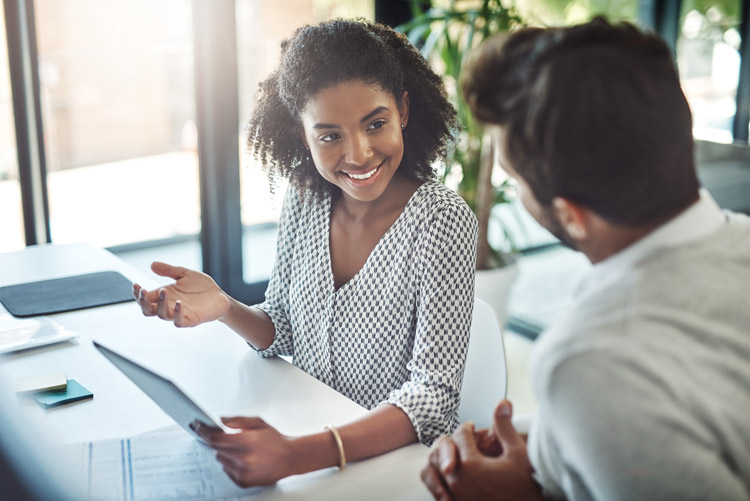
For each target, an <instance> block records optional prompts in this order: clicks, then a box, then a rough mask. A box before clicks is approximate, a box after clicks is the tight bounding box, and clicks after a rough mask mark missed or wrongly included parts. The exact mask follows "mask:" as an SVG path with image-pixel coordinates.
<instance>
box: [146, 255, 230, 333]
mask: <svg viewBox="0 0 750 501" xmlns="http://www.w3.org/2000/svg"><path fill="white" fill-rule="evenodd" d="M151 270H152V271H153V272H154V273H156V274H157V275H160V276H162V277H169V278H172V279H174V280H175V283H173V284H170V285H168V286H166V287H161V288H159V289H155V290H152V291H147V290H146V289H144V288H142V287H141V286H140V285H138V284H133V295H134V296H135V300H136V301H137V302H138V305H139V306H140V307H141V310H142V311H143V314H144V315H146V316H147V317H152V316H158V317H159V318H161V319H163V320H169V321H172V322H174V324H175V325H176V326H177V327H194V326H196V325H198V324H202V323H205V322H210V321H212V320H217V319H220V318H221V317H223V316H224V315H225V314H226V313H227V311H229V298H228V297H227V295H226V294H225V293H224V291H222V290H221V288H219V286H218V285H216V282H214V280H213V279H212V278H211V277H209V276H208V275H206V274H205V273H201V272H200V271H195V270H189V269H187V268H183V267H181V266H171V265H169V264H167V263H160V262H158V261H155V262H154V263H152V264H151Z"/></svg>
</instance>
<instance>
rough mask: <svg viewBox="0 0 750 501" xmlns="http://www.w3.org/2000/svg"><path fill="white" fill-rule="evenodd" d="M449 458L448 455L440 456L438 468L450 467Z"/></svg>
mask: <svg viewBox="0 0 750 501" xmlns="http://www.w3.org/2000/svg"><path fill="white" fill-rule="evenodd" d="M450 465H451V458H450V457H449V456H443V457H442V458H440V469H441V470H443V471H445V470H447V469H448V468H450Z"/></svg>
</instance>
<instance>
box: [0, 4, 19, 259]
mask: <svg viewBox="0 0 750 501" xmlns="http://www.w3.org/2000/svg"><path fill="white" fill-rule="evenodd" d="M0 214H1V215H2V217H0V252H8V251H13V250H18V249H22V248H23V247H24V244H25V239H24V234H23V212H22V210H21V186H20V184H19V182H18V156H17V154H16V133H15V129H14V128H13V97H12V94H11V89H10V71H9V68H8V42H7V37H6V36H5V10H4V9H0Z"/></svg>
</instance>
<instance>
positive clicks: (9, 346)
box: [0, 310, 78, 353]
mask: <svg viewBox="0 0 750 501" xmlns="http://www.w3.org/2000/svg"><path fill="white" fill-rule="evenodd" d="M77 336H78V334H76V333H75V332H73V331H70V330H68V329H66V328H65V327H63V326H62V325H60V324H58V323H57V322H55V321H54V320H51V319H49V318H47V317H35V318H15V317H14V316H12V315H10V314H9V313H6V312H4V311H2V310H0V353H7V352H11V351H17V350H25V349H27V348H35V347H37V346H44V345H46V344H52V343H59V342H61V341H67V340H68V339H72V338H74V337H77Z"/></svg>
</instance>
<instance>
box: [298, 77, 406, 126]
mask: <svg viewBox="0 0 750 501" xmlns="http://www.w3.org/2000/svg"><path fill="white" fill-rule="evenodd" d="M397 107H398V105H397V103H396V100H395V99H394V97H393V95H392V94H391V93H390V92H388V91H386V90H385V89H383V88H382V87H381V86H380V85H378V84H373V83H367V82H362V81H360V80H349V81H346V82H340V83H337V84H334V85H331V86H329V87H326V88H324V89H322V90H320V91H318V92H317V93H316V94H315V95H313V96H312V97H311V98H310V99H309V100H308V102H307V106H305V109H304V111H303V112H302V120H303V122H305V123H308V122H309V123H319V122H321V121H322V122H326V123H328V122H330V123H335V122H332V120H345V121H352V120H356V121H359V120H360V119H361V118H362V117H364V116H366V115H367V114H368V113H370V112H372V111H373V110H375V109H377V108H385V109H386V110H388V111H391V110H396V109H397Z"/></svg>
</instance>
